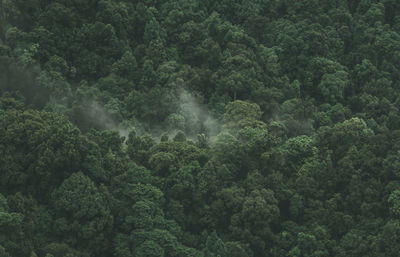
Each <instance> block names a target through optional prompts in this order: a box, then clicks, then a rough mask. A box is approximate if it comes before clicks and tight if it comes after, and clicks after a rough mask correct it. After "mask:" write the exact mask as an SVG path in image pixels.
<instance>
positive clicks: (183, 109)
mask: <svg viewBox="0 0 400 257" xmlns="http://www.w3.org/2000/svg"><path fill="white" fill-rule="evenodd" d="M179 100H180V106H179V107H180V114H181V115H182V116H183V117H184V118H185V132H186V134H187V136H188V137H189V138H190V137H193V138H197V135H198V134H205V135H206V136H207V137H208V138H211V137H214V136H216V135H217V134H218V133H219V132H220V130H221V124H220V123H219V122H218V120H217V119H215V118H214V117H212V116H211V115H210V114H209V111H208V110H207V107H206V106H205V105H204V104H201V103H200V101H199V100H198V98H196V97H194V96H193V95H192V94H190V93H188V92H187V91H185V90H182V92H181V93H180V96H179Z"/></svg>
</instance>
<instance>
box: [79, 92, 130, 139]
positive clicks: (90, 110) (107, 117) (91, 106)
mask: <svg viewBox="0 0 400 257" xmlns="http://www.w3.org/2000/svg"><path fill="white" fill-rule="evenodd" d="M106 106H107V105H103V104H100V103H99V102H97V101H95V100H89V101H87V104H86V107H87V109H86V110H84V115H85V116H86V118H88V119H90V121H91V122H93V123H94V124H95V125H96V126H97V127H99V128H101V129H105V130H111V131H116V132H118V133H119V135H120V136H121V137H125V138H126V139H127V138H128V135H129V132H130V131H131V130H132V129H134V128H135V127H134V126H133V125H132V124H130V122H127V121H124V122H122V123H119V122H118V121H116V118H115V117H118V116H119V115H120V114H119V113H118V110H113V109H109V108H106Z"/></svg>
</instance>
